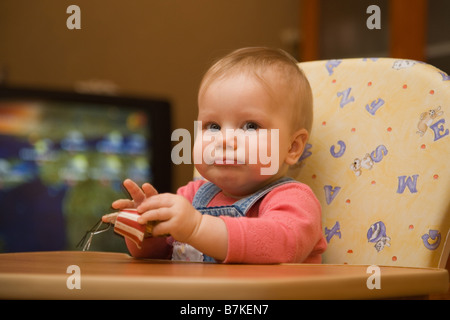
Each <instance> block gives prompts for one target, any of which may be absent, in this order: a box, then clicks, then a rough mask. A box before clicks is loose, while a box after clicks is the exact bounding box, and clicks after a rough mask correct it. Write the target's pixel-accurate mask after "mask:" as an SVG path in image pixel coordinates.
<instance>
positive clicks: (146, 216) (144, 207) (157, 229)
mask: <svg viewBox="0 0 450 320" xmlns="http://www.w3.org/2000/svg"><path fill="white" fill-rule="evenodd" d="M137 210H138V212H139V213H140V214H141V216H140V217H139V218H138V220H137V221H138V222H139V223H140V224H146V223H147V222H148V221H159V223H158V224H157V225H155V226H154V227H153V236H158V235H164V234H170V235H172V236H173V237H174V239H175V240H178V241H181V242H187V243H189V239H190V238H191V237H192V236H194V235H195V233H196V232H197V230H198V227H199V226H200V223H201V221H202V214H201V213H200V212H199V211H197V210H195V209H194V207H193V206H192V204H191V203H190V202H189V201H188V200H187V199H186V198H184V197H183V196H180V195H175V194H170V193H164V194H158V195H153V196H152V197H150V198H147V199H145V200H144V201H143V202H142V204H141V205H139V206H138V207H137Z"/></svg>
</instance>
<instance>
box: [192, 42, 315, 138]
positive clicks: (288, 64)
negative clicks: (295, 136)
mask: <svg viewBox="0 0 450 320" xmlns="http://www.w3.org/2000/svg"><path fill="white" fill-rule="evenodd" d="M297 63H298V62H297V61H296V60H295V59H294V58H293V57H292V56H291V55H289V54H288V53H286V52H285V51H283V50H281V49H272V48H265V47H250V48H243V49H238V50H236V51H233V52H231V53H230V54H228V55H226V56H225V57H224V58H222V59H220V60H219V61H217V62H216V63H215V64H213V65H212V67H211V68H209V70H208V71H207V72H206V73H205V75H204V76H203V79H202V81H201V83H200V90H199V97H201V96H202V95H203V93H204V92H205V91H206V90H207V89H208V87H209V86H210V85H211V83H213V82H214V81H215V80H218V79H222V78H224V77H227V76H232V75H236V74H242V73H244V74H247V75H250V76H254V77H255V78H256V79H258V80H259V81H261V82H262V83H263V85H265V86H266V87H267V88H269V89H271V86H270V85H269V81H268V79H267V78H265V76H264V73H265V72H266V71H268V70H271V71H273V72H275V75H276V76H277V81H283V82H284V85H286V86H288V88H287V92H288V94H289V97H284V98H288V101H290V102H291V104H292V105H291V107H292V110H293V111H294V112H293V115H294V117H293V119H292V120H293V128H294V129H295V130H297V129H302V128H304V129H306V130H307V131H308V132H311V127H312V120H313V97H312V91H311V87H310V84H309V81H308V79H307V78H306V76H305V74H304V73H303V71H302V70H301V69H300V67H299V66H298V64H297Z"/></svg>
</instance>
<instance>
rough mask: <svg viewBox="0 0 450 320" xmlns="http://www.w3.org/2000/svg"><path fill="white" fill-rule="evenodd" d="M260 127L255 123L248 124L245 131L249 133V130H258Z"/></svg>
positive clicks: (245, 125)
mask: <svg viewBox="0 0 450 320" xmlns="http://www.w3.org/2000/svg"><path fill="white" fill-rule="evenodd" d="M258 128H259V126H258V125H257V124H256V123H254V122H247V123H246V124H244V127H243V129H244V130H245V131H249V130H258Z"/></svg>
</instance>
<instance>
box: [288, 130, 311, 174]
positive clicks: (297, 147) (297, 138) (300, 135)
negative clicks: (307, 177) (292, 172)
mask: <svg viewBox="0 0 450 320" xmlns="http://www.w3.org/2000/svg"><path fill="white" fill-rule="evenodd" d="M308 137H309V133H308V131H307V130H306V129H299V130H297V131H296V132H294V133H293V134H292V136H291V145H290V148H289V151H288V154H287V157H286V160H285V162H286V163H287V164H288V165H290V166H291V165H294V164H296V163H297V161H298V159H299V158H300V157H301V155H302V153H303V149H305V145H306V142H307V141H308Z"/></svg>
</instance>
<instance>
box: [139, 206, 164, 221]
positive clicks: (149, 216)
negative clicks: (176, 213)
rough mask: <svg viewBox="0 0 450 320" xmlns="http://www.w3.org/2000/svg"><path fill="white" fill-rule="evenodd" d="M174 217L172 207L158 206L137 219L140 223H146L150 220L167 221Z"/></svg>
mask: <svg viewBox="0 0 450 320" xmlns="http://www.w3.org/2000/svg"><path fill="white" fill-rule="evenodd" d="M171 217H172V212H171V210H170V208H164V207H162V208H158V209H153V210H149V211H146V212H144V213H143V214H141V215H140V217H139V218H138V219H137V222H138V223H140V224H146V223H147V222H150V221H166V220H169V219H170V218H171Z"/></svg>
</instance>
